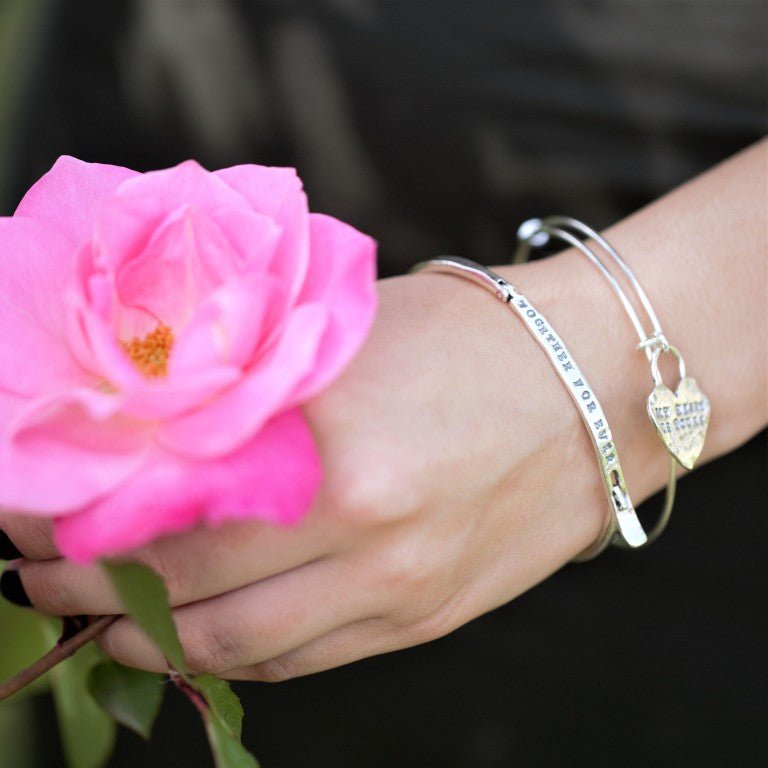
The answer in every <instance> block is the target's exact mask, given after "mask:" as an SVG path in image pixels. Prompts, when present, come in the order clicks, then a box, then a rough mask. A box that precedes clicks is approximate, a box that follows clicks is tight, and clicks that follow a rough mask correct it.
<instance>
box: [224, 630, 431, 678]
mask: <svg viewBox="0 0 768 768" xmlns="http://www.w3.org/2000/svg"><path fill="white" fill-rule="evenodd" d="M418 642H419V641H417V640H416V639H408V636H407V634H406V633H405V632H404V631H403V630H402V629H400V628H399V627H396V626H394V625H392V624H391V623H389V622H387V621H386V620H385V619H380V618H371V619H363V620H361V621H356V622H352V623H350V624H347V625H346V626H343V627H339V628H337V629H335V630H333V631H332V632H329V633H328V634H326V635H323V636H321V637H318V638H315V639H314V640H311V641H310V642H308V643H305V644H304V645H302V646H299V647H298V648H295V649H293V650H291V651H288V652H287V653H284V654H282V655H280V656H275V657H274V658H271V659H268V660H267V661H262V662H259V663H257V664H253V665H251V666H247V667H240V668H238V669H232V670H230V671H228V672H225V673H223V674H221V675H220V677H223V678H225V679H227V680H260V681H262V682H265V683H281V682H284V681H286V680H290V679H292V678H294V677H303V676H304V675H311V674H314V673H315V672H324V671H325V670H327V669H334V668H335V667H340V666H343V665H344V664H351V663H352V662H354V661H359V660H360V659H367V658H368V657H369V656H378V655H380V654H382V653H389V652H390V651H397V650H400V649H401V648H408V647H410V646H412V645H417V644H418Z"/></svg>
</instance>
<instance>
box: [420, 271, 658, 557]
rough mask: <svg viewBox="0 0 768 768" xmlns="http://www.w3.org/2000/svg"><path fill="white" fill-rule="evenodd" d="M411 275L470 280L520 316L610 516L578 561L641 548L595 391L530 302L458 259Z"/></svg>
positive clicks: (640, 530) (490, 274)
mask: <svg viewBox="0 0 768 768" xmlns="http://www.w3.org/2000/svg"><path fill="white" fill-rule="evenodd" d="M411 271H412V272H445V273H449V274H453V275H459V276H461V277H465V278H468V279H470V280H472V281H473V282H475V283H478V284H479V285H481V286H483V287H484V288H486V289H487V290H489V291H491V292H492V293H493V294H494V295H495V296H496V297H497V298H498V299H500V300H501V301H502V302H504V303H505V304H507V305H508V306H509V307H511V308H512V309H513V310H514V311H515V313H516V314H517V315H518V316H519V317H520V318H521V320H522V321H523V323H524V324H525V326H526V328H528V330H529V331H530V332H531V335H532V336H533V338H534V339H535V340H536V342H537V343H538V344H539V346H541V347H542V349H543V350H544V351H545V352H546V354H547V357H548V358H549V361H550V363H552V365H553V367H554V368H555V371H556V372H557V375H558V376H559V377H560V380H561V381H562V382H563V383H564V384H565V387H566V389H567V390H568V393H569V394H570V396H571V398H572V399H573V401H574V402H575V403H576V405H577V407H578V409H579V413H580V414H581V417H582V419H583V421H584V424H585V425H586V427H587V432H588V433H589V436H590V438H591V440H592V443H593V445H594V447H595V452H596V454H597V458H598V463H599V466H600V471H601V475H602V478H603V483H604V486H605V490H606V494H607V496H608V501H609V503H610V507H611V510H612V514H611V515H610V518H609V520H608V522H607V524H606V526H605V528H604V531H603V533H602V534H601V536H600V537H599V539H598V540H597V541H596V542H595V543H594V544H593V545H592V546H590V547H589V548H588V549H587V550H585V551H584V552H582V553H581V554H580V555H579V556H578V557H577V558H576V560H578V561H583V560H588V559H590V558H592V557H594V556H595V555H597V554H599V552H601V551H602V550H603V549H604V548H605V547H606V546H607V545H608V544H609V543H610V542H611V541H617V542H621V543H622V544H623V545H624V546H627V547H632V548H636V547H641V546H643V544H645V543H646V542H647V540H648V537H647V536H646V534H645V531H644V530H643V527H642V525H641V524H640V520H639V519H638V517H637V514H636V513H635V509H634V507H633V506H632V501H631V500H630V497H629V492H628V491H627V487H626V484H625V482H624V474H623V473H622V471H621V464H620V463H619V457H618V454H617V452H616V446H615V445H614V442H613V436H612V434H611V430H610V427H609V426H608V420H607V419H606V417H605V413H604V412H603V409H602V407H601V406H600V402H599V400H598V399H597V397H596V395H595V393H594V390H593V389H592V387H591V386H590V384H589V382H588V381H587V378H586V376H584V374H583V373H582V372H581V370H580V369H579V367H578V365H576V362H575V361H574V359H573V356H572V355H571V353H570V352H569V351H568V348H567V347H566V346H565V344H564V343H563V341H562V339H561V338H560V336H559V335H558V334H557V333H556V332H555V331H554V330H553V328H552V325H551V324H550V323H549V321H548V320H547V319H546V318H545V317H544V316H543V315H542V314H541V313H540V312H539V311H538V310H537V309H536V308H535V307H534V306H532V305H531V302H530V301H528V299H526V298H525V296H523V295H522V294H521V293H519V292H518V291H517V290H516V289H515V288H514V287H513V286H512V285H511V284H510V283H508V282H507V281H506V280H504V278H502V277H500V276H499V275H497V274H496V273H495V272H492V271H491V270H490V269H487V268H486V267H483V266H481V265H480V264H476V263H475V262H473V261H469V260H468V259H463V258H460V257H458V256H443V257H440V258H437V259H430V260H429V261H424V262H421V263H420V264H416V266H414V267H413V268H412V269H411Z"/></svg>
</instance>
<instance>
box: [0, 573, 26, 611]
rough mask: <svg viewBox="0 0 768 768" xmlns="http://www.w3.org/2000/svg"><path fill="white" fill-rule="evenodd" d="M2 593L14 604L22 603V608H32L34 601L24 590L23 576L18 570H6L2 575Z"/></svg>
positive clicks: (0, 592) (0, 590)
mask: <svg viewBox="0 0 768 768" xmlns="http://www.w3.org/2000/svg"><path fill="white" fill-rule="evenodd" d="M0 594H2V595H3V597H4V598H5V599H6V600H7V601H8V602H9V603H13V604H14V605H20V606H21V607H22V608H31V607H32V603H31V601H30V599H29V598H28V597H27V593H26V592H25V591H24V585H23V584H22V583H21V576H19V574H18V571H5V573H3V575H2V576H0Z"/></svg>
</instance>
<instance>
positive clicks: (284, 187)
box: [215, 165, 309, 301]
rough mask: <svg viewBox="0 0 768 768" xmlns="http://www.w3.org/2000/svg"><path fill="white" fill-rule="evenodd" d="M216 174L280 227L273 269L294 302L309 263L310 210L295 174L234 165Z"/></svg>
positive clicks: (289, 171)
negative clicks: (286, 287) (284, 284)
mask: <svg viewBox="0 0 768 768" xmlns="http://www.w3.org/2000/svg"><path fill="white" fill-rule="evenodd" d="M215 175H216V176H218V177H219V178H220V179H222V180H223V181H225V182H226V183H227V184H228V185H229V186H230V187H231V188H232V189H236V190H237V191H238V192H239V193H240V194H242V195H243V197H245V198H246V199H247V200H248V202H249V203H250V204H251V206H252V207H253V210H255V211H256V212H257V213H263V214H266V215H267V216H269V217H271V218H272V219H273V220H274V221H275V222H276V223H277V224H278V225H280V227H281V228H282V235H281V237H280V242H279V244H278V246H277V248H276V250H275V256H274V258H273V260H272V265H273V266H272V269H273V270H274V273H275V274H276V275H277V276H278V277H279V278H281V279H282V280H284V281H285V282H286V285H287V286H288V295H289V298H290V300H291V301H293V300H294V299H295V298H296V296H297V295H298V293H299V290H300V289H301V286H302V284H303V283H304V276H305V274H306V272H307V265H308V261H309V220H308V214H309V209H308V207H307V196H306V195H305V194H304V191H303V188H302V184H301V180H300V179H299V177H298V176H297V175H296V171H295V170H294V169H293V168H270V167H267V166H263V165H235V166H232V167H231V168H223V169H222V170H220V171H216V172H215Z"/></svg>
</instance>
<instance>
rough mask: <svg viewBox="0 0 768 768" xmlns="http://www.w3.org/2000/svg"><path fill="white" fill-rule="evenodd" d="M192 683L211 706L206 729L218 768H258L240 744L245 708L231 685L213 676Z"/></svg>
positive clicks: (201, 677) (195, 678)
mask: <svg viewBox="0 0 768 768" xmlns="http://www.w3.org/2000/svg"><path fill="white" fill-rule="evenodd" d="M191 682H192V685H193V687H194V688H195V689H196V690H197V691H198V692H199V693H201V694H202V695H203V698H204V699H205V701H206V703H207V704H208V712H207V714H206V715H204V717H205V730H206V732H207V734H208V741H209V743H210V745H211V751H212V752H213V757H214V760H215V761H216V768H258V766H259V764H258V763H257V762H256V758H254V757H253V755H251V754H250V753H249V752H248V750H246V748H245V747H244V746H243V745H242V744H241V743H240V736H241V734H242V730H243V707H242V704H240V699H238V698H237V695H236V694H235V692H234V691H233V690H232V689H231V688H230V686H229V683H228V682H227V681H226V680H221V679H219V678H218V677H213V676H212V675H198V676H197V677H194V678H192V681H191Z"/></svg>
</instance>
